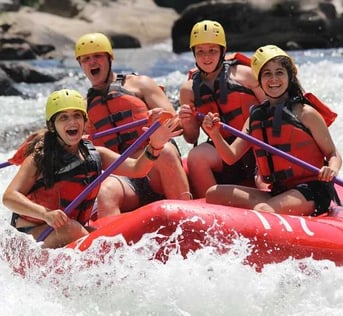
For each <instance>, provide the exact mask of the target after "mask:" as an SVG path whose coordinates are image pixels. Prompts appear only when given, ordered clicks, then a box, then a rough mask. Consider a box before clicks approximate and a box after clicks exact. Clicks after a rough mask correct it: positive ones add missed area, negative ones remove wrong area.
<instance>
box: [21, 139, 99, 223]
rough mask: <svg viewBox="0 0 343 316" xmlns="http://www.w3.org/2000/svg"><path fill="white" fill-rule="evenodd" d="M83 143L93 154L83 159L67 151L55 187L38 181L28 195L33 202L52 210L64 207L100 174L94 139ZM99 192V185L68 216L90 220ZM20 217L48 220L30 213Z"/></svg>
mask: <svg viewBox="0 0 343 316" xmlns="http://www.w3.org/2000/svg"><path fill="white" fill-rule="evenodd" d="M83 144H84V145H85V147H86V150H87V151H88V153H89V154H88V156H87V157H86V159H85V160H80V159H78V158H77V157H76V156H74V155H73V156H71V155H69V154H67V155H66V160H67V164H66V166H65V167H63V168H61V169H60V170H58V171H57V172H56V173H55V181H54V185H53V186H52V187H51V188H46V187H45V185H44V183H43V181H42V179H39V180H37V181H36V183H35V184H34V186H33V187H32V188H31V190H30V192H29V193H28V195H27V197H28V198H29V199H30V200H31V201H33V202H35V203H37V204H40V205H43V206H44V207H46V208H48V209H50V210H56V209H62V210H64V209H65V208H66V207H67V206H68V205H69V204H70V203H71V202H72V201H73V200H74V199H75V198H76V197H77V196H78V195H79V194H80V193H81V192H82V191H83V190H84V189H85V188H86V186H87V185H88V184H89V183H91V182H92V181H93V180H94V179H95V178H96V177H98V175H100V173H101V158H100V154H99V153H98V152H97V151H96V149H95V147H94V146H93V144H92V143H91V142H89V141H86V140H84V141H83ZM98 191H99V186H96V187H95V188H94V189H93V191H91V192H90V193H89V195H88V196H87V197H86V199H84V200H83V201H82V202H81V203H80V204H79V206H77V207H76V208H75V209H74V210H72V211H71V213H70V214H69V215H68V216H69V217H70V218H72V219H75V220H77V221H78V222H80V223H81V224H82V225H84V224H85V223H87V222H88V220H89V219H90V216H91V213H92V209H93V204H94V201H95V199H96V196H97V194H98ZM17 216H18V215H17ZM19 216H20V217H21V218H24V219H25V220H28V221H30V222H33V223H37V224H42V223H44V221H42V220H40V219H37V218H33V217H30V216H24V215H19Z"/></svg>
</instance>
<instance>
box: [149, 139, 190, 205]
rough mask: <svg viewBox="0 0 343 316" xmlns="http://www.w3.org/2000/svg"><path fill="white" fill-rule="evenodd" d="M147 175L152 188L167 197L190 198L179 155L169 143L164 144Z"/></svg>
mask: <svg viewBox="0 0 343 316" xmlns="http://www.w3.org/2000/svg"><path fill="white" fill-rule="evenodd" d="M149 177H150V184H151V187H152V189H153V190H154V191H155V192H157V193H161V194H164V195H165V197H166V198H167V199H176V200H189V199H191V198H192V195H191V194H190V190H189V183H188V178H187V175H186V172H185V170H184V168H183V166H182V161H181V158H180V155H179V153H178V151H177V149H176V148H175V146H174V145H173V144H171V143H167V144H165V145H164V149H163V150H162V152H161V154H160V157H159V158H158V160H156V162H155V165H154V167H153V169H152V170H151V172H150V173H149Z"/></svg>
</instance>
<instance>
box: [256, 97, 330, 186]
mask: <svg viewBox="0 0 343 316" xmlns="http://www.w3.org/2000/svg"><path fill="white" fill-rule="evenodd" d="M298 101H299V100H293V102H292V101H289V102H286V103H283V104H279V105H277V106H276V107H270V105H269V102H268V101H267V102H264V103H263V104H261V105H258V106H254V107H253V108H252V110H251V113H250V126H249V132H250V134H251V136H253V137H255V138H257V139H259V140H261V141H263V142H265V143H267V144H269V145H271V146H273V147H275V148H277V149H279V150H282V151H284V152H286V153H289V154H290V155H292V156H294V157H296V158H298V159H301V160H302V161H306V162H307V163H309V164H311V165H313V166H315V167H317V168H319V169H320V168H321V167H322V166H323V165H324V163H325V157H324V155H323V153H322V152H321V150H320V149H319V147H318V145H317V144H316V142H315V141H314V139H313V137H312V134H311V132H310V130H309V129H308V128H306V127H305V126H304V125H303V124H302V123H301V122H300V121H299V120H298V119H297V118H296V116H295V115H294V114H293V113H292V106H293V105H294V104H295V103H298ZM253 150H254V153H255V157H256V162H257V166H258V173H259V174H260V175H261V178H262V180H263V181H264V182H265V183H268V184H270V188H271V190H272V191H274V192H282V191H284V190H288V189H290V188H292V187H294V186H296V185H298V184H301V183H306V182H310V181H315V180H318V176H317V175H316V174H314V173H313V172H311V171H308V170H307V169H305V168H304V167H302V166H299V165H297V164H295V163H292V162H290V161H288V160H287V159H285V158H282V157H280V156H279V155H276V154H272V153H270V152H268V151H266V150H264V149H262V148H260V147H258V146H256V145H253Z"/></svg>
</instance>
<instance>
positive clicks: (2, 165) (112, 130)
mask: <svg viewBox="0 0 343 316" xmlns="http://www.w3.org/2000/svg"><path fill="white" fill-rule="evenodd" d="M149 121H150V120H149V119H148V118H144V119H141V120H137V121H133V122H129V123H127V124H123V125H120V126H117V127H113V128H110V129H107V130H105V131H102V132H98V133H95V134H92V135H89V139H90V140H93V139H98V138H100V137H103V136H107V135H110V134H114V133H119V132H122V131H124V130H126V129H129V128H134V127H137V126H140V125H144V124H146V123H149ZM25 142H26V141H25ZM25 142H24V144H25ZM24 144H23V145H21V146H20V147H19V148H18V150H17V152H16V153H15V155H14V156H13V157H12V158H10V159H8V161H4V162H2V163H0V169H2V168H5V167H8V166H12V165H20V164H21V162H22V161H20V160H24V159H25V157H24V156H23V155H22V154H23V151H24V150H25V149H26V146H25V145H24ZM17 156H20V158H19V159H18V158H17ZM11 160H12V161H11Z"/></svg>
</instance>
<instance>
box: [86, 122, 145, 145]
mask: <svg viewBox="0 0 343 316" xmlns="http://www.w3.org/2000/svg"><path fill="white" fill-rule="evenodd" d="M148 122H149V119H148V118H144V119H141V120H137V121H133V122H130V123H127V124H123V125H120V126H117V127H113V128H109V129H107V130H105V131H102V132H98V133H95V134H93V135H90V139H91V140H92V139H97V138H100V137H103V136H107V135H110V134H114V133H119V132H121V131H124V130H126V129H129V128H133V127H137V126H140V125H144V124H146V123H148Z"/></svg>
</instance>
